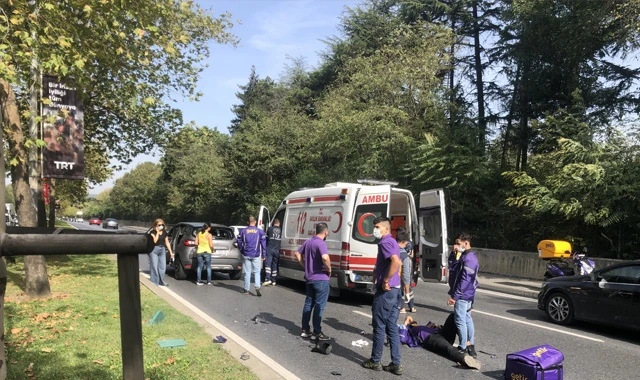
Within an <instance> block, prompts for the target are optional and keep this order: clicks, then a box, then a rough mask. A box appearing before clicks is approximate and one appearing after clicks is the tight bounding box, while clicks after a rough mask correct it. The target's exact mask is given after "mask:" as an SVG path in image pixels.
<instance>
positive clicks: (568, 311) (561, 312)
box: [544, 293, 573, 325]
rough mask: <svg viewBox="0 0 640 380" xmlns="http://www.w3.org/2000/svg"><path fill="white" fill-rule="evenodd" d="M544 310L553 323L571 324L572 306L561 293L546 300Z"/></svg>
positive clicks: (567, 298) (554, 294)
mask: <svg viewBox="0 0 640 380" xmlns="http://www.w3.org/2000/svg"><path fill="white" fill-rule="evenodd" d="M544 310H545V312H546V313H547V316H549V318H551V320H552V321H553V322H554V323H558V324H561V325H568V324H569V323H571V322H573V304H572V303H571V300H570V299H569V297H567V296H566V295H565V294H563V293H553V294H551V295H550V296H549V297H548V298H547V302H546V303H545V306H544Z"/></svg>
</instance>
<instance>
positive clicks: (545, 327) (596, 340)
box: [352, 309, 604, 343]
mask: <svg viewBox="0 0 640 380" xmlns="http://www.w3.org/2000/svg"><path fill="white" fill-rule="evenodd" d="M352 311H353V312H354V313H356V314H360V315H362V316H365V317H367V318H372V316H371V315H369V314H367V313H363V312H361V311H357V310H352ZM473 312H474V313H478V314H483V315H488V316H491V317H496V318H500V319H505V320H507V321H511V322H516V323H521V324H523V325H527V326H533V327H539V328H541V329H545V330H550V331H554V332H559V333H561V334H566V335H571V336H575V337H577V338H583V339H588V340H591V341H594V342H600V343H604V340H602V339H597V338H592V337H590V336H585V335H580V334H576V333H572V332H569V331H563V330H558V329H554V328H553V327H547V326H542V325H536V324H535V323H530V322H525V321H519V320H517V319H514V318H509V317H503V316H501V315H497V314H492V313H487V312H486V311H480V310H478V309H473Z"/></svg>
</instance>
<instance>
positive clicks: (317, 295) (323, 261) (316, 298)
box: [296, 223, 331, 341]
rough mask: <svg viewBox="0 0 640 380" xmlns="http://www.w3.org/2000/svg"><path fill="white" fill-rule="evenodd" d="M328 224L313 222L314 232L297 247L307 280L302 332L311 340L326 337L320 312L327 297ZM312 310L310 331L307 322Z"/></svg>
mask: <svg viewBox="0 0 640 380" xmlns="http://www.w3.org/2000/svg"><path fill="white" fill-rule="evenodd" d="M327 236H329V227H328V226H327V224H326V223H318V224H316V235H315V236H314V237H312V238H311V239H309V240H307V241H305V242H304V244H302V246H300V248H298V252H296V259H298V262H299V263H300V265H302V267H303V268H304V279H305V280H306V281H307V298H305V300H304V307H303V309H302V334H300V336H301V337H303V338H312V339H314V340H317V341H320V340H329V339H330V338H329V337H328V336H326V335H324V334H323V333H322V327H321V326H320V323H321V322H322V313H323V312H324V308H325V306H326V305H327V300H328V299H329V277H331V259H330V258H329V251H328V250H327V244H326V243H325V240H327ZM312 312H313V334H312V333H311V327H310V326H309V321H310V320H311V313H312Z"/></svg>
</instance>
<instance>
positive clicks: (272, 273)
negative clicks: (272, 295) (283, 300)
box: [264, 251, 280, 283]
mask: <svg viewBox="0 0 640 380" xmlns="http://www.w3.org/2000/svg"><path fill="white" fill-rule="evenodd" d="M279 261H280V253H279V252H278V251H267V259H266V260H265V262H264V271H265V276H264V280H265V281H271V282H272V283H275V282H276V277H278V262H279Z"/></svg>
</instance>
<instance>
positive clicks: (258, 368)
mask: <svg viewBox="0 0 640 380" xmlns="http://www.w3.org/2000/svg"><path fill="white" fill-rule="evenodd" d="M140 285H143V286H145V287H146V288H147V289H149V290H150V291H151V292H152V293H154V294H155V295H156V296H158V297H160V298H162V299H163V300H165V301H166V302H167V303H169V305H171V307H173V308H174V309H176V310H177V311H179V312H181V313H182V314H184V315H186V316H187V317H189V318H192V319H193V320H194V321H196V323H198V324H199V325H201V326H203V327H204V328H205V331H206V332H207V333H208V334H209V335H210V336H211V337H215V336H216V335H224V336H225V337H226V338H227V342H226V343H225V344H224V347H223V348H224V349H225V350H226V351H227V352H228V353H229V354H231V356H232V357H234V359H236V360H238V358H239V357H241V355H242V354H246V353H248V354H249V356H250V357H249V359H248V360H245V361H240V360H238V362H239V363H240V364H242V365H244V366H245V367H247V368H249V369H250V370H251V372H253V373H254V374H255V375H256V377H257V378H258V379H261V380H299V378H298V377H296V376H295V375H294V374H292V373H291V372H289V371H288V370H287V369H286V368H284V367H282V366H280V365H279V364H278V363H276V362H275V361H273V359H271V358H269V357H268V356H266V355H265V354H264V353H262V352H261V351H260V350H258V349H257V348H255V347H253V346H251V345H250V344H248V343H247V342H245V341H244V340H243V339H242V338H240V337H238V336H236V334H234V333H233V332H231V331H230V330H229V329H227V328H226V327H225V326H223V325H222V324H220V323H219V322H217V321H215V320H213V319H212V318H211V317H209V316H207V315H206V314H205V315H200V314H204V313H202V312H201V311H200V310H199V309H195V310H192V309H191V308H190V307H189V306H188V305H186V304H188V302H187V301H186V300H184V299H183V300H182V301H183V302H184V303H183V302H181V301H180V300H178V299H176V298H174V297H173V296H172V294H171V293H172V292H171V291H170V290H168V289H166V288H160V287H158V286H155V285H153V284H152V283H151V281H150V280H149V279H148V278H147V276H146V275H145V274H143V273H140ZM185 303H186V304H185ZM191 307H193V308H195V307H194V306H191Z"/></svg>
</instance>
